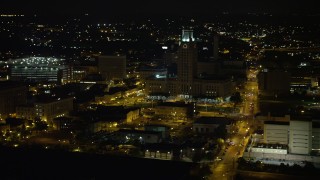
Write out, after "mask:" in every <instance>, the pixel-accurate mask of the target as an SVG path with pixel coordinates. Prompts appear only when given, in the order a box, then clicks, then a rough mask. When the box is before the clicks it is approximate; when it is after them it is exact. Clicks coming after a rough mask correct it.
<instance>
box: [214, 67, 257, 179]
mask: <svg viewBox="0 0 320 180" xmlns="http://www.w3.org/2000/svg"><path fill="white" fill-rule="evenodd" d="M257 73H258V71H257V70H251V69H250V70H249V71H248V73H247V76H248V79H249V81H248V82H247V83H246V85H245V87H244V90H243V92H242V98H243V104H242V105H243V108H242V114H243V115H245V117H247V118H246V121H240V122H239V123H237V126H238V128H239V131H238V133H237V134H235V135H233V137H231V138H230V140H231V141H232V142H234V145H227V146H226V148H225V149H222V151H221V152H220V154H219V155H218V157H216V158H215V161H214V163H213V165H212V166H211V169H212V174H211V176H209V177H208V179H210V180H216V179H218V180H228V179H233V177H234V175H235V174H236V171H237V166H238V163H237V160H238V157H242V154H243V152H244V148H245V147H246V145H247V143H248V140H249V136H247V134H249V133H250V132H252V131H253V130H252V128H251V129H250V125H252V124H251V121H252V119H253V115H254V114H255V113H256V112H258V110H259V108H258V92H259V91H258V83H257V78H256V75H257ZM249 123H250V124H249ZM248 131H249V133H248ZM220 159H221V160H220Z"/></svg>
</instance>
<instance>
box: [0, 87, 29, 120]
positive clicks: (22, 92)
mask: <svg viewBox="0 0 320 180" xmlns="http://www.w3.org/2000/svg"><path fill="white" fill-rule="evenodd" d="M27 92H28V89H27V87H26V86H25V85H21V84H19V83H16V82H11V81H3V82H1V81H0V119H1V118H2V119H5V118H7V117H8V116H9V115H10V114H13V113H15V112H16V107H17V106H18V105H21V104H26V103H27Z"/></svg>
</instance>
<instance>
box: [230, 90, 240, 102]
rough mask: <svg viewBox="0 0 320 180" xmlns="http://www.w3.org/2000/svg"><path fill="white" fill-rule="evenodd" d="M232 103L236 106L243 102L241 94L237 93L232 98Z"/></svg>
mask: <svg viewBox="0 0 320 180" xmlns="http://www.w3.org/2000/svg"><path fill="white" fill-rule="evenodd" d="M230 101H231V102H234V105H237V104H239V103H241V102H242V98H241V94H240V92H235V93H234V94H233V95H232V96H231V97H230Z"/></svg>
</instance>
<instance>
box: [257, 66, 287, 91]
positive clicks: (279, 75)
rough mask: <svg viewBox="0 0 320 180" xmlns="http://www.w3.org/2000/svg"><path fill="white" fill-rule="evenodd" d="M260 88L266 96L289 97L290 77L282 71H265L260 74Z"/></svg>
mask: <svg viewBox="0 0 320 180" xmlns="http://www.w3.org/2000/svg"><path fill="white" fill-rule="evenodd" d="M257 77H258V88H259V90H260V92H261V93H263V94H266V95H287V94H289V92H290V75H289V73H288V72H286V71H282V70H268V69H265V70H263V71H262V72H260V73H259V74H258V76H257Z"/></svg>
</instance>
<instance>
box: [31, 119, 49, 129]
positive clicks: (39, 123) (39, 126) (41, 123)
mask: <svg viewBox="0 0 320 180" xmlns="http://www.w3.org/2000/svg"><path fill="white" fill-rule="evenodd" d="M34 129H35V130H36V131H43V130H47V129H48V124H47V123H46V122H44V121H35V123H34Z"/></svg>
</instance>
